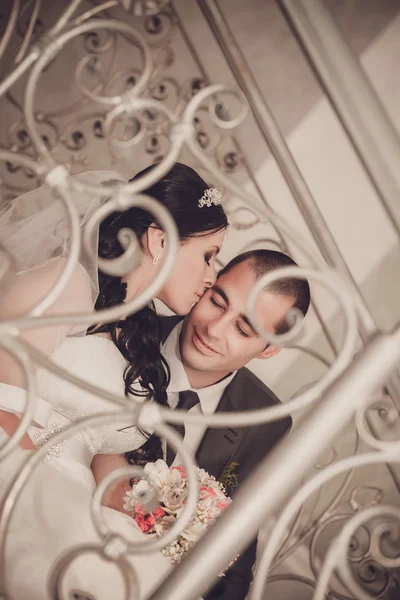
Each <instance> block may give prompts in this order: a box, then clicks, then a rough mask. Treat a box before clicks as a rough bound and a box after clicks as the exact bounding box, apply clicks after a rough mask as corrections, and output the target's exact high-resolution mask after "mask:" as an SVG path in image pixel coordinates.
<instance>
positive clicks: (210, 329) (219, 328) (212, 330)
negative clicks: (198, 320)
mask: <svg viewBox="0 0 400 600" xmlns="http://www.w3.org/2000/svg"><path fill="white" fill-rule="evenodd" d="M224 329H225V322H224V316H223V315H222V316H218V317H216V318H215V319H211V320H209V321H208V322H207V334H208V336H209V337H210V339H212V338H214V339H221V338H222V337H223V334H224Z"/></svg>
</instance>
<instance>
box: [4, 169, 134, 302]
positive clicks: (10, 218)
mask: <svg viewBox="0 0 400 600" xmlns="http://www.w3.org/2000/svg"><path fill="white" fill-rule="evenodd" d="M71 178H72V179H76V180H78V181H79V182H81V183H83V184H89V185H101V184H104V185H106V184H107V185H110V184H112V183H113V182H117V181H123V177H122V176H121V175H120V174H119V173H117V172H116V171H87V172H85V173H79V174H78V175H72V176H71ZM69 194H70V197H71V199H72V200H73V203H74V205H75V208H76V210H77V213H78V215H79V219H80V225H81V227H84V225H85V224H86V223H87V221H88V220H89V219H90V217H91V216H92V215H93V214H94V213H95V212H96V210H97V209H98V208H99V206H101V205H102V204H103V203H104V202H105V201H106V200H107V196H103V197H99V196H98V195H94V194H93V195H92V194H90V193H81V192H78V191H76V190H74V189H72V187H71V188H70V191H69ZM0 243H1V245H2V246H3V248H5V249H6V250H7V251H8V252H10V253H11V255H12V256H13V258H14V260H15V262H16V270H17V273H21V272H26V271H28V270H30V269H34V268H37V267H39V266H42V265H44V264H45V263H47V262H48V261H50V260H54V259H55V258H58V257H67V256H68V252H69V248H70V243H71V232H70V228H69V219H68V217H67V214H66V211H65V208H64V205H63V203H62V202H61V200H59V199H58V198H57V197H56V195H55V194H54V193H53V191H52V189H51V188H50V187H49V186H46V185H44V186H42V187H40V188H37V189H35V190H32V191H30V192H27V193H26V194H23V195H22V196H20V197H19V198H16V199H15V200H14V201H12V202H11V203H10V204H8V205H7V206H6V207H5V208H4V209H3V210H2V211H0ZM93 243H94V244H95V246H94V247H96V248H97V244H98V232H97V238H94V239H93ZM79 262H80V263H81V264H82V266H83V267H84V268H85V270H86V272H87V273H88V275H89V277H90V280H91V285H92V294H93V304H94V303H95V300H96V298H97V295H98V291H99V290H98V265H97V262H96V261H95V259H94V258H93V257H89V256H88V255H87V253H86V252H84V250H83V248H82V249H81V255H80V258H79Z"/></svg>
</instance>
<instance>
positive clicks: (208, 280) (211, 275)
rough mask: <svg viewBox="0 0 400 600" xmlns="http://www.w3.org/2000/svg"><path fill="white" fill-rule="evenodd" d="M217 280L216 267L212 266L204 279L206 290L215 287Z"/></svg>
mask: <svg viewBox="0 0 400 600" xmlns="http://www.w3.org/2000/svg"><path fill="white" fill-rule="evenodd" d="M216 280H217V274H216V271H215V267H214V265H210V266H209V267H208V269H207V271H206V275H205V277H204V281H203V283H204V288H205V289H208V288H210V287H211V286H212V285H214V283H215V282H216Z"/></svg>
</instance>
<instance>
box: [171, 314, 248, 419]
mask: <svg viewBox="0 0 400 600" xmlns="http://www.w3.org/2000/svg"><path fill="white" fill-rule="evenodd" d="M182 326H183V321H181V322H180V323H178V325H177V326H176V327H174V329H173V330H172V331H171V333H170V334H169V336H168V338H167V339H166V341H165V343H164V345H163V346H162V347H161V352H162V354H163V356H164V358H165V359H166V361H167V362H168V364H169V367H170V370H171V380H170V383H169V386H168V390H167V391H168V392H172V393H179V392H183V391H184V390H193V391H194V392H196V393H197V394H198V396H199V399H200V404H201V407H202V409H203V412H205V413H206V412H208V411H207V410H206V405H207V404H208V401H209V400H211V399H213V400H214V399H217V403H218V402H219V400H220V398H221V397H222V394H223V393H224V390H225V388H226V387H227V386H228V385H229V384H230V382H231V381H232V379H233V378H234V377H235V375H236V373H237V371H234V372H233V373H230V375H228V376H227V377H224V379H222V380H221V381H218V382H217V383H214V384H213V385H209V386H207V387H205V388H201V389H194V388H192V387H191V385H190V383H189V379H188V376H187V375H186V371H185V369H184V366H183V364H182V360H181V353H180V349H179V338H180V335H181V331H182ZM213 412H214V411H213Z"/></svg>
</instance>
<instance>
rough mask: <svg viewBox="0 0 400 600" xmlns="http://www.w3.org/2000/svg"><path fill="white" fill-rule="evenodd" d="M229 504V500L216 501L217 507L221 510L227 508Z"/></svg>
mask: <svg viewBox="0 0 400 600" xmlns="http://www.w3.org/2000/svg"><path fill="white" fill-rule="evenodd" d="M229 505H230V502H229V500H220V501H219V502H217V508H218V509H219V510H221V511H222V510H225V509H226V508H228V506H229Z"/></svg>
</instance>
